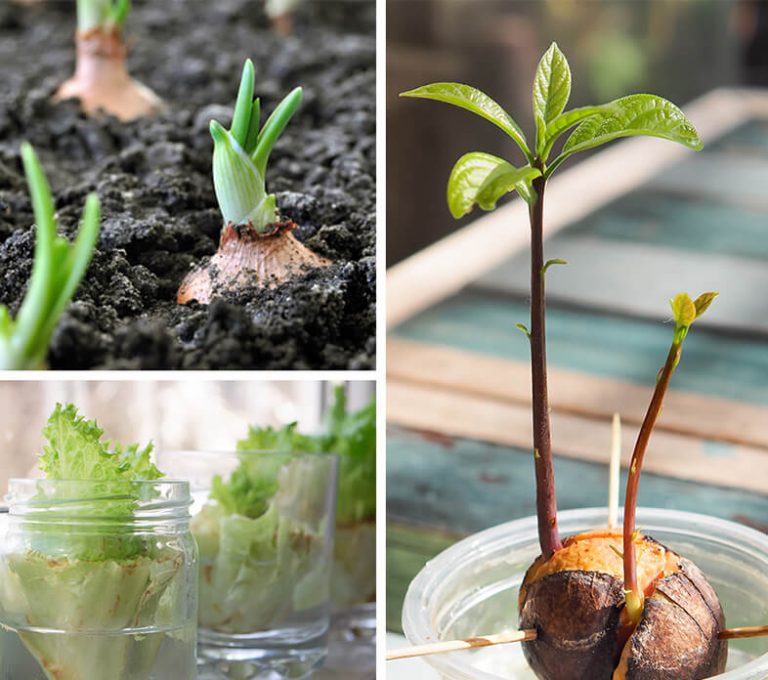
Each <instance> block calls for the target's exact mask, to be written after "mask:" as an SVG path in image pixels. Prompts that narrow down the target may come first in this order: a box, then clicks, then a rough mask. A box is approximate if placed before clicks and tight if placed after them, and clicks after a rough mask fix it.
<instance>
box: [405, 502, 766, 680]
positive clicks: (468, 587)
mask: <svg viewBox="0 0 768 680" xmlns="http://www.w3.org/2000/svg"><path fill="white" fill-rule="evenodd" d="M606 517H607V511H606V510H605V508H589V509H583V510H569V511H565V512H561V513H560V514H559V516H558V522H559V524H560V530H561V532H562V533H563V535H570V534H575V533H579V532H582V531H587V530H589V529H595V528H599V527H604V526H605V521H606ZM637 526H638V527H639V528H640V529H641V531H643V533H645V534H647V535H648V536H652V537H653V538H655V539H656V540H658V541H661V542H662V543H664V544H665V545H667V546H668V547H669V548H671V549H672V550H675V551H676V552H678V553H679V554H680V555H682V556H684V557H687V558H688V559H690V560H692V561H693V562H695V563H696V564H697V565H698V566H699V567H700V568H701V569H702V571H703V572H704V573H705V574H706V576H707V577H708V578H709V580H710V583H711V584H712V585H713V587H714V588H715V590H716V591H717V594H718V596H719V598H720V602H721V603H722V605H723V609H724V610H725V617H726V625H727V626H728V627H729V628H734V627H740V626H751V625H760V624H765V623H768V536H766V535H765V534H762V533H759V532H757V531H754V530H752V529H749V528H747V527H745V526H742V525H740V524H735V523H733V522H728V521H725V520H721V519H717V518H714V517H707V516H705V515H697V514H693V513H687V512H677V511H674V510H660V509H648V508H640V509H639V510H638V513H637ZM538 555H539V546H538V538H537V529H536V518H535V517H528V518H525V519H521V520H518V521H515V522H509V523H507V524H502V525H499V526H497V527H493V528H492V529H488V530H486V531H482V532H480V533H477V534H473V535H472V536H469V537H468V538H466V539H464V540H462V541H460V542H459V543H457V544H456V545H453V546H451V547H450V548H448V549H447V550H445V551H444V552H442V553H440V554H439V555H438V556H437V557H436V558H435V559H433V560H432V561H430V562H429V563H428V564H427V565H426V566H425V567H424V569H422V570H421V572H420V573H419V574H418V575H417V576H416V578H415V579H414V580H413V582H412V583H411V585H410V588H409V589H408V593H407V595H406V597H405V603H404V605H403V628H404V631H405V635H406V637H407V638H408V640H409V641H410V642H411V643H412V644H414V645H420V644H426V643H429V642H435V641H437V640H447V639H456V638H467V637H472V636H477V635H488V634H491V633H497V632H502V631H505V630H514V629H516V628H517V596H518V591H519V588H520V583H521V582H522V579H523V576H524V575H525V571H526V569H527V568H528V567H529V566H530V564H531V562H532V561H533V560H534V559H535V558H536V557H537V556H538ZM424 660H425V661H426V662H427V663H429V664H430V665H431V666H433V667H434V668H435V669H436V670H437V671H438V672H439V673H440V674H441V676H442V677H443V678H446V679H449V680H501V679H505V680H534V679H535V676H534V675H533V673H532V671H531V670H530V669H529V668H528V666H527V664H526V662H525V659H524V658H523V654H522V649H521V646H520V645H519V644H510V645H499V646H497V647H489V648H486V649H477V650H471V651H466V652H456V653H451V654H442V655H436V656H429V657H425V659H424ZM718 678H719V679H720V680H765V678H768V638H753V639H748V640H734V641H731V642H730V643H729V654H728V667H727V670H726V672H725V673H724V674H721V675H719V676H718Z"/></svg>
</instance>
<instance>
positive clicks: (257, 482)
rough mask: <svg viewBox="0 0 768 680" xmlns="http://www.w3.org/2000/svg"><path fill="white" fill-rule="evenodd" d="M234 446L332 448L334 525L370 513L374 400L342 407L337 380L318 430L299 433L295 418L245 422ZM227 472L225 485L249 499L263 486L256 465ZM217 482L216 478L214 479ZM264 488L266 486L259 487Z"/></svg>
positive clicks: (373, 505) (373, 496) (370, 515)
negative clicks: (335, 463) (335, 459)
mask: <svg viewBox="0 0 768 680" xmlns="http://www.w3.org/2000/svg"><path fill="white" fill-rule="evenodd" d="M237 449H238V451H259V450H267V449H273V450H277V451H300V452H306V453H335V454H336V455H338V456H339V466H340V467H339V496H338V503H337V506H336V522H337V524H338V525H345V524H353V523H355V522H361V521H366V520H373V519H374V518H375V517H376V402H375V400H371V402H370V403H369V404H368V405H367V406H365V407H364V408H362V409H360V410H359V411H355V412H354V413H349V412H348V411H347V396H346V394H345V392H344V388H343V387H342V386H341V385H339V386H337V387H336V389H335V391H334V403H333V405H332V406H331V408H330V409H329V410H328V413H327V414H326V417H325V425H324V428H323V432H322V433H321V434H318V435H305V434H301V433H300V432H298V431H297V425H296V423H291V424H289V425H286V426H284V427H282V428H280V429H273V428H271V427H264V428H262V427H251V428H249V430H248V435H247V436H246V437H245V438H244V439H241V440H240V441H239V442H238V443H237ZM238 472H240V473H241V474H239V475H237V476H236V475H232V478H231V479H230V481H229V490H230V492H231V493H232V494H233V495H234V496H235V497H245V496H246V495H247V496H248V497H249V498H251V499H253V498H254V497H255V495H256V494H257V491H256V489H260V488H263V481H262V478H261V477H260V475H259V471H258V470H253V471H252V473H253V474H250V475H249V474H248V470H247V469H246V468H245V466H244V465H243V466H241V468H240V469H239V470H238ZM218 486H219V487H221V484H219V485H218ZM264 492H265V493H269V490H268V489H264Z"/></svg>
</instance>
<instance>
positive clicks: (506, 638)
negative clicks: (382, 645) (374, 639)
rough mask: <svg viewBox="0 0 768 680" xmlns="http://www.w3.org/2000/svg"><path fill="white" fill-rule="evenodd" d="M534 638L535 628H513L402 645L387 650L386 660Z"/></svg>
mask: <svg viewBox="0 0 768 680" xmlns="http://www.w3.org/2000/svg"><path fill="white" fill-rule="evenodd" d="M535 639H536V631H535V630H513V631H510V632H508V633H496V634H495V635H484V636H480V637H472V638H467V639H466V640H447V641H445V642H433V643H432V644H429V645H418V646H415V647H403V648H402V649H393V650H392V651H389V652H387V661H395V660H396V659H412V658H413V657H416V656H428V655H429V654H444V653H446V652H459V651H462V650H465V649H477V648H478V647H490V646H492V645H505V644H509V643H511V642H525V641H528V640H535Z"/></svg>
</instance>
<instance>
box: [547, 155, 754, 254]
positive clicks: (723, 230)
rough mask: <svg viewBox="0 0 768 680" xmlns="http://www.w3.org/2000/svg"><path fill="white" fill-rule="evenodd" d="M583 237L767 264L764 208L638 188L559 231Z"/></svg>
mask: <svg viewBox="0 0 768 680" xmlns="http://www.w3.org/2000/svg"><path fill="white" fill-rule="evenodd" d="M767 150H768V148H767ZM584 236H591V237H598V238H601V239H606V240H612V241H619V242H624V243H640V244H648V245H658V246H661V247H666V248H678V249H681V250H686V251H694V252H700V253H716V254H719V255H734V256H737V257H744V258H750V259H761V260H768V206H766V207H765V208H750V207H749V206H745V207H737V206H732V205H724V204H722V203H719V202H717V201H715V200H711V199H709V198H701V199H699V200H696V201H691V199H690V198H689V197H684V196H679V195H670V194H665V193H664V192H663V191H657V190H653V189H648V188H642V189H638V190H637V191H634V192H632V193H631V194H627V195H626V196H622V197H621V198H619V199H618V200H616V201H614V202H613V203H610V204H609V205H607V206H605V207H604V208H601V209H600V210H597V211H596V212H594V213H593V214H591V215H590V216H589V217H588V218H586V219H583V220H580V221H578V222H575V223H574V224H573V225H572V226H569V227H568V228H567V229H566V230H565V231H564V232H562V237H563V238H571V237H584Z"/></svg>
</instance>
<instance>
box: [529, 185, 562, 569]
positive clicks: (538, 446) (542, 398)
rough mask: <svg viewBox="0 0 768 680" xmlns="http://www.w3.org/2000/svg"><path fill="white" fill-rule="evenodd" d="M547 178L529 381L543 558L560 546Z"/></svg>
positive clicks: (536, 213)
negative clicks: (547, 283) (550, 387)
mask: <svg viewBox="0 0 768 680" xmlns="http://www.w3.org/2000/svg"><path fill="white" fill-rule="evenodd" d="M545 185H546V179H545V178H544V177H537V178H536V179H534V180H533V189H534V190H535V192H536V201H535V203H534V204H533V205H532V206H531V209H530V219H531V333H530V342H531V383H532V397H533V455H534V463H535V467H536V516H537V517H538V522H539V545H540V546H541V554H542V556H543V557H544V559H549V558H550V557H552V555H553V554H554V553H555V552H556V551H557V550H560V549H561V548H562V547H563V544H562V542H561V541H560V532H559V531H558V527H557V499H556V496H555V474H554V470H553V468H552V441H551V435H550V427H549V397H548V394H547V346H546V328H545V302H546V300H545V294H544V187H545Z"/></svg>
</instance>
